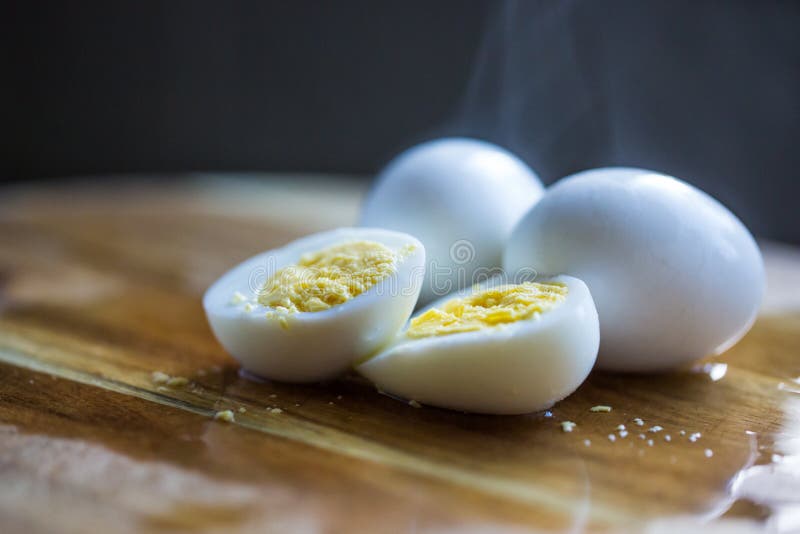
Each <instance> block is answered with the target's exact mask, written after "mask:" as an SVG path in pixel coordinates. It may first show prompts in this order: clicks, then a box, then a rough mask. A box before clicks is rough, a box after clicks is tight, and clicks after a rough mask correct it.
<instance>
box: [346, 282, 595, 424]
mask: <svg viewBox="0 0 800 534" xmlns="http://www.w3.org/2000/svg"><path fill="white" fill-rule="evenodd" d="M552 281H557V282H562V283H564V284H566V285H567V287H568V289H569V292H568V294H567V298H566V300H565V301H564V302H562V303H560V304H558V305H557V306H556V307H555V308H553V309H552V310H550V311H547V312H546V313H543V314H542V315H541V316H540V317H538V318H531V319H524V320H521V321H517V322H514V323H509V324H504V325H498V326H493V327H489V328H485V329H482V330H477V331H472V332H462V333H455V334H449V335H443V336H431V337H425V338H409V337H407V336H406V335H405V333H401V334H400V335H399V336H398V338H397V339H396V340H395V342H394V343H393V344H392V345H391V346H389V347H388V348H387V349H385V350H383V351H382V352H381V353H379V354H378V355H376V356H375V357H373V358H371V359H370V360H368V361H366V362H364V363H362V364H361V365H359V366H358V367H357V371H358V372H359V373H361V374H362V375H363V376H365V377H366V378H367V379H369V380H371V381H372V382H374V383H375V384H376V385H377V387H378V388H379V389H381V390H382V391H384V392H387V393H390V394H392V395H395V396H398V397H402V398H405V399H409V400H414V401H417V402H420V403H423V404H428V405H432V406H437V407H441V408H449V409H453V410H460V411H465V412H475V413H485V414H522V413H529V412H533V411H537V410H543V409H546V408H549V407H550V406H552V405H553V404H554V403H555V402H557V401H559V400H561V399H563V398H564V397H566V396H567V395H569V394H570V393H572V392H573V391H575V389H577V388H578V386H579V385H580V384H581V383H582V382H583V381H584V380H585V379H586V377H587V375H588V374H589V372H590V371H591V369H592V366H593V365H594V363H595V359H596V357H597V350H598V346H599V325H598V320H597V311H596V310H595V306H594V302H593V300H592V296H591V294H590V293H589V290H588V288H587V287H586V285H585V284H584V283H583V282H582V281H580V280H578V279H577V278H573V277H570V276H558V277H555V278H553V279H552ZM462 294H463V293H462ZM449 298H452V297H446V298H444V299H441V300H440V301H438V302H436V303H434V304H432V306H437V305H439V304H440V303H442V302H444V301H445V300H447V299H449ZM420 313H422V312H420Z"/></svg>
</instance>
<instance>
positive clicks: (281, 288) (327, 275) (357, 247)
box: [258, 241, 398, 313]
mask: <svg viewBox="0 0 800 534" xmlns="http://www.w3.org/2000/svg"><path fill="white" fill-rule="evenodd" d="M397 260H398V255H397V254H395V253H394V252H392V250H391V249H389V248H388V247H386V246H384V245H382V244H380V243H376V242H374V241H350V242H345V243H341V244H338V245H333V246H331V247H328V248H325V249H322V250H319V251H317V252H311V253H307V254H304V255H303V256H301V257H300V261H298V262H297V264H296V265H290V266H288V267H284V268H283V269H280V270H279V271H278V272H276V273H275V274H274V275H273V276H272V277H270V279H269V280H267V282H266V283H265V284H264V286H263V288H262V289H261V291H260V292H259V295H258V302H259V304H261V305H263V306H269V307H272V308H275V309H276V310H278V311H283V312H285V313H295V312H317V311H323V310H327V309H330V308H332V307H333V306H336V305H338V304H342V303H343V302H347V301H348V300H350V299H352V298H354V297H357V296H358V295H360V294H361V293H363V292H365V291H367V290H368V289H369V288H370V287H372V286H374V285H375V284H376V283H378V282H379V281H380V280H382V279H384V278H386V277H387V276H389V275H391V274H392V273H394V272H395V269H396V264H397Z"/></svg>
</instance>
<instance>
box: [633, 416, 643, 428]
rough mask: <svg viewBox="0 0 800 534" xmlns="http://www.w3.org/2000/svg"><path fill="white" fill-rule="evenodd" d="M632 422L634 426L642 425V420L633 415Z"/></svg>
mask: <svg viewBox="0 0 800 534" xmlns="http://www.w3.org/2000/svg"><path fill="white" fill-rule="evenodd" d="M633 422H634V423H635V424H636V426H644V421H643V420H641V419H640V418H638V417H634V419H633Z"/></svg>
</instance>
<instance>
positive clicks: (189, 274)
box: [0, 176, 800, 533]
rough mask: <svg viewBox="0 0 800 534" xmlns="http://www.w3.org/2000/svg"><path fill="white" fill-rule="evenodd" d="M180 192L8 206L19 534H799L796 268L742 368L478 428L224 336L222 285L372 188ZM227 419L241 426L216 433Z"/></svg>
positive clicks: (793, 259) (254, 186) (8, 406)
mask: <svg viewBox="0 0 800 534" xmlns="http://www.w3.org/2000/svg"><path fill="white" fill-rule="evenodd" d="M166 184H167V182H165V183H164V184H162V183H159V180H157V179H155V178H151V179H147V180H144V179H127V180H123V181H118V182H115V183H114V185H113V186H112V185H107V186H103V187H98V186H96V185H90V184H89V183H80V182H77V183H75V182H73V183H69V184H66V185H65V184H61V185H49V184H44V185H38V186H36V187H28V186H17V187H9V186H7V187H6V188H5V189H2V190H0V531H2V532H4V533H6V532H128V531H131V532H140V531H146V532H181V531H203V532H217V531H219V532H249V531H258V532H454V531H462V530H463V531H467V532H496V531H499V532H530V531H535V532H539V531H567V532H571V531H582V530H587V531H631V532H638V531H650V532H668V531H669V532H673V531H675V530H676V529H679V531H694V530H700V529H702V530H704V531H709V530H712V531H721V532H727V531H735V532H749V531H758V530H762V529H775V530H778V531H791V529H793V528H797V529H800V384H799V383H798V376H799V375H800V303H799V302H798V301H800V289H799V288H800V253H798V252H797V251H796V250H795V249H792V248H790V247H782V246H777V245H767V246H766V247H765V256H766V260H767V266H768V273H769V284H770V289H769V295H768V297H767V300H766V303H765V308H764V312H763V313H762V315H761V317H760V318H759V320H758V321H757V323H756V325H755V326H754V328H753V330H752V331H751V332H750V333H749V334H748V335H747V336H746V337H745V338H744V339H743V340H742V341H741V342H740V343H739V344H738V345H736V346H735V347H734V348H733V349H731V350H730V351H728V352H727V353H726V354H723V355H721V356H718V357H715V358H713V359H709V360H706V361H703V362H699V363H697V364H695V365H692V366H688V367H686V368H685V369H681V370H678V371H676V372H673V373H669V374H664V375H653V376H650V375H619V374H604V373H600V372H594V373H593V374H592V375H591V376H590V378H589V379H588V381H587V382H586V383H585V384H584V385H583V386H582V387H581V388H580V389H579V390H578V391H577V392H576V393H575V394H574V395H572V396H571V397H569V398H568V399H566V400H565V401H563V402H561V403H559V404H557V405H556V406H555V407H554V408H553V409H552V410H551V412H547V413H536V414H530V415H526V416H515V417H491V416H475V415H466V414H460V413H455V412H449V411H444V410H438V409H434V408H428V407H423V408H413V407H411V406H408V405H405V404H403V403H400V402H397V401H395V400H393V399H391V398H388V397H386V396H383V395H380V394H379V393H378V392H376V391H375V390H374V389H373V388H372V387H371V386H370V385H369V384H367V383H365V382H364V381H363V380H361V379H359V378H358V377H356V376H348V377H345V378H343V379H341V380H338V381H336V382H332V383H328V384H323V385H314V386H295V385H287V384H279V383H272V382H265V381H255V380H251V379H248V378H246V377H244V376H242V375H241V373H240V372H239V369H238V367H237V365H236V363H235V362H234V361H233V360H232V359H231V358H230V357H228V356H227V355H226V354H225V353H224V351H223V350H222V349H221V347H220V346H219V345H218V344H217V343H216V341H215V340H214V338H213V337H212V335H211V332H210V330H209V328H208V326H207V324H206V321H205V318H204V315H203V311H202V308H201V305H200V297H201V295H202V293H203V291H204V290H205V288H206V287H207V286H208V285H209V284H210V283H211V282H212V281H213V280H214V279H215V278H216V277H217V276H219V275H220V274H221V273H222V272H224V271H225V270H226V269H227V268H229V267H231V266H233V265H234V264H236V263H238V262H239V261H241V260H243V259H244V258H246V257H249V256H251V255H253V254H255V253H257V252H260V251H263V250H267V249H269V248H272V247H274V246H277V245H281V244H283V243H285V242H286V241H288V240H290V239H293V238H295V237H297V236H300V235H303V234H305V233H309V232H312V231H316V230H320V229H325V228H332V227H335V226H343V225H348V224H352V223H353V221H354V220H355V215H356V212H357V207H358V203H359V201H360V198H361V195H362V194H363V185H362V184H361V182H354V181H347V180H345V181H340V182H331V181H323V180H319V179H316V178H314V177H293V179H291V180H289V179H279V178H277V177H269V178H261V179H255V178H254V177H245V178H239V177H218V176H217V177H215V176H199V177H197V176H196V177H190V178H186V179H182V180H171V181H169V182H168V185H166ZM154 371H161V372H164V373H167V374H169V375H171V376H178V377H185V378H187V379H188V383H187V384H185V385H179V386H174V387H169V386H165V385H163V384H157V383H155V382H154V381H153V379H152V373H153V372H154ZM599 404H603V405H609V406H611V407H612V411H611V412H610V413H595V412H591V411H590V408H591V407H592V406H595V405H599ZM276 408H278V409H279V410H276ZM227 409H230V410H232V411H233V413H234V415H235V421H234V422H232V423H225V422H222V421H216V420H214V419H213V416H214V414H215V413H216V412H218V411H220V410H227ZM636 418H641V419H642V421H643V424H642V426H639V425H638V424H637V423H636V421H635V419H636ZM564 420H571V421H574V422H576V423H577V427H576V428H575V430H574V431H573V432H571V433H565V432H563V431H562V430H561V427H560V425H559V423H560V422H561V421H564ZM619 425H625V432H627V434H625V432H620V430H619V429H618V426H619ZM656 426H660V427H662V428H663V429H662V430H660V431H651V430H653V427H656ZM697 433H699V436H697ZM609 435H613V436H614V437H613V438H609ZM642 436H643V437H642ZM667 436H669V438H667ZM612 439H613V441H612Z"/></svg>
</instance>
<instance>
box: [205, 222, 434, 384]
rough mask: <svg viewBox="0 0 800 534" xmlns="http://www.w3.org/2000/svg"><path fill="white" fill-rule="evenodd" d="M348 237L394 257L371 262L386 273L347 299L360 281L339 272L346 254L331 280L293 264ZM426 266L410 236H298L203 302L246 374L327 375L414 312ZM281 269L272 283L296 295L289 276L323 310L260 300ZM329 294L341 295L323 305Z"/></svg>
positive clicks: (238, 270) (229, 277)
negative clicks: (346, 293)
mask: <svg viewBox="0 0 800 534" xmlns="http://www.w3.org/2000/svg"><path fill="white" fill-rule="evenodd" d="M352 243H356V244H363V243H368V244H371V245H375V246H378V247H380V248H381V251H384V252H386V253H388V254H390V256H389V258H390V260H391V261H390V262H388V263H387V262H384V263H383V264H377V263H376V265H382V267H383V268H385V276H383V277H382V278H379V277H378V276H376V281H375V282H374V283H373V284H372V285H371V286H369V287H368V288H366V290H364V291H363V292H361V293H359V294H357V295H356V296H353V297H352V298H348V299H346V300H344V297H342V296H341V294H342V292H344V291H347V290H348V289H352V288H348V287H346V286H347V285H348V284H350V285H356V284H358V283H360V282H358V281H354V280H347V279H344V278H342V277H341V276H340V275H341V274H342V272H344V271H342V269H339V267H338V264H347V263H348V262H350V261H351V259H352V257H350V256H348V255H347V254H348V253H349V252H347V251H346V252H347V253H345V254H340V255H339V256H337V257H336V258H335V259H336V262H338V264H336V262H333V263H334V264H335V269H336V270H335V272H334V275H333V279H329V278H325V277H318V278H315V277H314V274H315V273H314V272H312V271H309V270H308V269H310V268H308V269H305V270H304V269H303V268H300V267H298V262H301V260H303V258H307V257H308V256H309V255H312V258H313V255H314V254H320V251H322V252H323V253H324V252H325V251H326V250H332V249H331V247H336V246H345V247H346V246H348V244H352ZM384 247H385V248H384ZM334 249H335V248H334ZM379 252H380V251H379ZM370 254H372V255H373V256H374V255H375V253H374V252H373V251H370V250H368V251H367V252H366V253H365V256H366V257H367V260H366V262H367V263H369V261H370V258H371V257H372V256H370ZM351 256H352V254H351ZM356 259H357V258H356ZM383 259H386V258H385V257H384V258H383ZM424 268H425V249H424V247H423V245H422V244H421V243H420V242H419V241H418V240H417V239H415V238H414V237H412V236H410V235H407V234H403V233H400V232H393V231H389V230H381V229H375V228H342V229H338V230H333V231H329V232H322V233H319V234H314V235H311V236H307V237H305V238H302V239H298V240H297V241H293V242H291V243H289V244H287V245H286V246H284V247H282V248H279V249H276V250H270V251H268V252H264V253H262V254H259V255H257V256H254V257H252V258H250V259H248V260H246V261H244V262H243V263H241V264H239V265H238V266H236V267H234V268H233V269H231V270H230V271H229V272H227V273H226V274H224V275H223V276H222V277H221V278H220V279H219V280H217V281H216V282H215V283H214V284H213V285H212V286H211V287H210V288H209V289H208V291H207V292H206V294H205V296H204V297H203V307H204V308H205V312H206V316H207V318H208V322H209V324H210V325H211V329H212V330H213V332H214V334H215V336H216V337H217V339H218V340H219V342H220V343H221V344H222V346H223V347H224V348H225V349H226V350H227V351H228V352H229V353H230V354H231V355H232V356H233V357H234V358H236V359H237V360H238V361H239V362H240V363H241V364H242V366H243V367H244V368H245V369H246V370H248V371H250V372H251V373H254V374H256V375H259V376H263V377H266V378H271V379H275V380H282V381H288V382H313V381H319V380H326V379H330V378H334V377H336V376H337V375H339V374H341V373H343V372H345V371H346V370H347V369H349V368H350V367H351V366H352V364H354V363H355V362H356V361H358V360H361V359H363V358H365V357H367V356H369V355H371V354H373V353H374V352H375V351H377V350H379V349H380V348H381V347H383V346H385V345H386V344H387V343H388V342H389V341H391V340H392V339H393V338H394V336H395V335H396V334H397V332H398V331H399V330H400V329H401V328H402V327H403V325H404V324H405V323H406V321H407V320H408V318H409V317H410V315H411V313H412V311H413V310H414V306H415V305H416V302H417V298H418V296H419V291H420V287H421V286H422V278H423V274H424ZM293 269H295V272H293V271H292V270H293ZM370 269H372V270H373V271H374V270H375V267H374V266H372V265H367V267H366V269H365V270H370ZM317 272H322V271H321V269H318V271H317ZM279 273H285V274H286V279H281V280H279V283H278V284H277V285H276V286H275V287H276V288H277V290H278V291H279V292H280V291H286V292H287V295H289V296H294V297H295V298H298V297H297V296H296V295H294V294H292V293H291V292H290V290H291V289H292V287H294V286H291V284H289V283H287V282H286V280H289V281H293V280H294V281H296V282H297V286H296V287H297V289H298V292H299V294H300V295H301V296H302V295H305V296H307V297H309V298H310V299H314V300H315V302H316V303H317V304H318V305H319V307H320V308H325V309H320V310H319V311H289V310H287V309H286V308H285V307H281V306H273V305H266V304H265V303H264V300H263V298H262V296H263V295H264V292H265V290H264V287H265V284H266V283H268V282H269V281H270V280H274V277H275V276H278V274H279ZM295 273H297V276H296V277H295V276H294V274H295ZM355 274H356V275H358V274H361V273H355ZM378 278H379V279H378ZM343 280H344V282H343V283H340V282H342V281H343ZM281 284H282V285H281ZM329 297H330V298H333V297H336V298H339V300H344V301H343V302H340V303H335V305H330V306H328V305H327V304H324V303H323V300H324V299H326V298H329ZM287 298H288V297H287ZM319 299H323V300H319ZM337 302H338V301H337ZM300 304H303V303H300ZM287 305H288V304H287Z"/></svg>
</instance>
